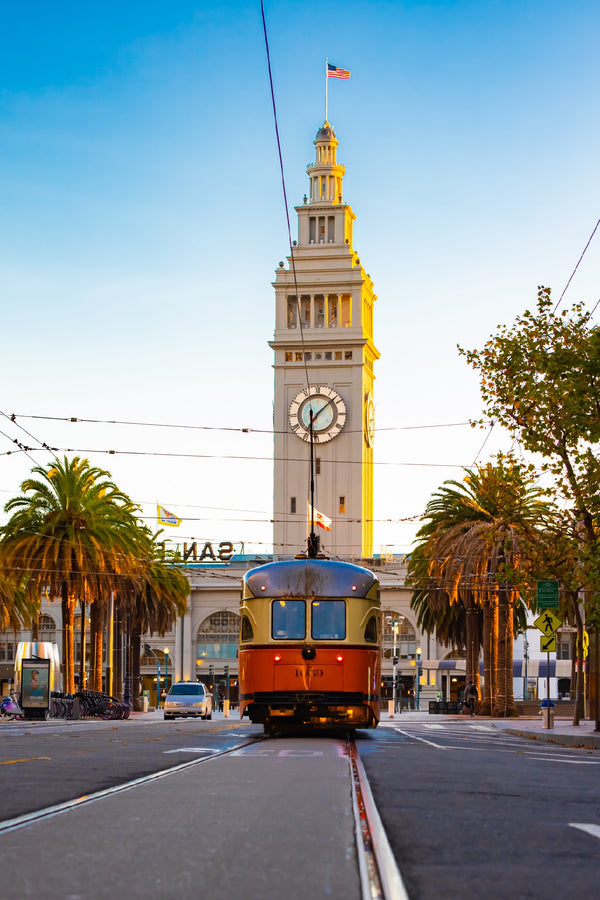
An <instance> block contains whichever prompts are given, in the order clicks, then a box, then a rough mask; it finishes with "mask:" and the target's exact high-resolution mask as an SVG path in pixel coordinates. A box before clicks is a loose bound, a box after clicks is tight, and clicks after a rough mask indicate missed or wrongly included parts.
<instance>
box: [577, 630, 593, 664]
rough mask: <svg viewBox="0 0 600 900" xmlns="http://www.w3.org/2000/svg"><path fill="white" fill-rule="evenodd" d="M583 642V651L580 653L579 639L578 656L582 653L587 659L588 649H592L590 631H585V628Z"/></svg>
mask: <svg viewBox="0 0 600 900" xmlns="http://www.w3.org/2000/svg"><path fill="white" fill-rule="evenodd" d="M582 644H583V648H582V649H583V653H581V654H580V647H579V641H577V657H578V658H579V656H580V655H581V656H582V657H583V659H587V655H588V651H589V649H590V636H589V634H588V632H587V631H585V629H584V632H583V640H582Z"/></svg>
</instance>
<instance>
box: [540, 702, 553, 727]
mask: <svg viewBox="0 0 600 900" xmlns="http://www.w3.org/2000/svg"><path fill="white" fill-rule="evenodd" d="M542 728H554V710H553V709H552V707H550V708H548V707H547V706H546V707H543V708H542Z"/></svg>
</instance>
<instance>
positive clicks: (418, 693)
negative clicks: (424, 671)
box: [415, 647, 421, 709]
mask: <svg viewBox="0 0 600 900" xmlns="http://www.w3.org/2000/svg"><path fill="white" fill-rule="evenodd" d="M416 677H417V689H416V691H415V700H416V707H417V709H421V704H420V696H419V695H420V691H421V648H420V647H417V668H416Z"/></svg>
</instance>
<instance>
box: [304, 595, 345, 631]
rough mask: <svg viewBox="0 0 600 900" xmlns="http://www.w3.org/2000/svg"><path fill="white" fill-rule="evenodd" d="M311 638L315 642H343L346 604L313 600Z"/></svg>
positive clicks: (339, 601) (341, 601)
mask: <svg viewBox="0 0 600 900" xmlns="http://www.w3.org/2000/svg"><path fill="white" fill-rule="evenodd" d="M311 633H312V637H313V640H316V641H343V640H344V638H345V637H346V604H345V602H344V601H343V600H313V603H312V632H311Z"/></svg>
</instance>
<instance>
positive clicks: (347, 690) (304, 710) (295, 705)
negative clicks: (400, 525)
mask: <svg viewBox="0 0 600 900" xmlns="http://www.w3.org/2000/svg"><path fill="white" fill-rule="evenodd" d="M380 636H381V604H380V600H379V581H378V579H377V577H376V576H375V575H374V574H373V572H371V571H369V569H365V568H362V567H361V566H356V565H353V564H352V563H348V562H341V561H338V560H331V559H326V558H324V557H322V558H311V556H310V554H309V555H308V556H307V557H300V558H296V559H290V560H282V561H280V562H272V563H267V564H266V565H262V566H258V567H257V568H255V569H251V570H250V571H249V572H247V573H246V575H245V576H244V578H243V581H242V596H241V602H240V643H239V691H240V693H239V700H240V715H241V717H244V716H247V717H248V718H249V719H250V721H251V722H254V723H259V724H262V725H263V728H264V731H265V733H266V734H274V733H276V732H277V731H282V730H288V729H291V728H295V727H298V726H309V727H311V728H317V729H319V728H320V729H332V728H340V727H343V728H345V729H352V730H353V729H356V728H375V727H376V726H377V724H378V721H379V703H380V684H381V678H380V675H381V660H380Z"/></svg>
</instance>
